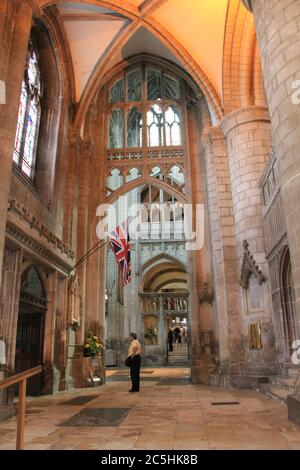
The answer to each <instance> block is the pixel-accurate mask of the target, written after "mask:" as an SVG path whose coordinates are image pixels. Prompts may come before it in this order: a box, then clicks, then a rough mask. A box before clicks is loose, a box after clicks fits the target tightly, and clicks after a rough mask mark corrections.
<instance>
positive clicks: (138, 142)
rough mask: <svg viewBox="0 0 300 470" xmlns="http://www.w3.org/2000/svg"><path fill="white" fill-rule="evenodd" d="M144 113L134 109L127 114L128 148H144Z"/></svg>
mask: <svg viewBox="0 0 300 470" xmlns="http://www.w3.org/2000/svg"><path fill="white" fill-rule="evenodd" d="M142 122H143V121H142V113H141V112H140V111H139V110H138V109H137V108H136V107H134V108H132V109H131V110H130V111H129V113H128V114H127V147H141V146H142Z"/></svg>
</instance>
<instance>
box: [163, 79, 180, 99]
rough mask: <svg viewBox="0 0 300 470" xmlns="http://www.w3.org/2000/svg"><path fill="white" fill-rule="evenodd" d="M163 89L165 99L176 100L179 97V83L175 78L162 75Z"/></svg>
mask: <svg viewBox="0 0 300 470" xmlns="http://www.w3.org/2000/svg"><path fill="white" fill-rule="evenodd" d="M163 89H164V98H165V99H170V100H177V99H178V98H179V83H178V81H177V80H175V79H173V78H171V77H168V76H167V75H164V80H163Z"/></svg>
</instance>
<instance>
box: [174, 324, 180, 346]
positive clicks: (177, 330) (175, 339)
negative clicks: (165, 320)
mask: <svg viewBox="0 0 300 470" xmlns="http://www.w3.org/2000/svg"><path fill="white" fill-rule="evenodd" d="M173 335H174V343H179V336H180V329H179V328H178V326H176V328H175V330H174V331H173Z"/></svg>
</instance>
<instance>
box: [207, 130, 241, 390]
mask: <svg viewBox="0 0 300 470" xmlns="http://www.w3.org/2000/svg"><path fill="white" fill-rule="evenodd" d="M203 146H204V150H205V166H206V182H207V194H208V210H209V224H210V237H211V250H212V258H213V262H212V266H213V278H214V299H213V300H214V302H213V304H214V331H215V339H216V344H215V347H217V351H215V356H216V360H217V361H218V362H219V364H218V365H219V368H218V373H219V378H218V376H215V377H214V380H215V381H216V384H224V383H225V382H224V380H225V377H226V376H228V374H231V375H234V374H238V373H240V371H241V369H242V367H243V364H244V350H243V343H242V318H241V302H240V296H239V293H240V288H239V272H238V268H239V260H238V253H237V242H236V236H235V230H234V218H233V202H232V193H231V180H230V172H229V165H228V156H227V149H226V142H225V138H224V135H223V133H222V130H221V129H220V128H217V127H211V128H207V129H206V130H205V132H204V137H203Z"/></svg>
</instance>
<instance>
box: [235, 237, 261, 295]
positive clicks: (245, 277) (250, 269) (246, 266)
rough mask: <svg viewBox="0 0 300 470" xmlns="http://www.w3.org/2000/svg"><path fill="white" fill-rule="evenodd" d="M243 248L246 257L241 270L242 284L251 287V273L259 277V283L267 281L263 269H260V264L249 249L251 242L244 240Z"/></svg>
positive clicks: (243, 286) (244, 286) (245, 287)
mask: <svg viewBox="0 0 300 470" xmlns="http://www.w3.org/2000/svg"><path fill="white" fill-rule="evenodd" d="M243 250H244V259H243V264H242V270H241V278H240V285H241V286H242V288H243V289H248V288H249V279H250V276H251V274H254V275H255V276H256V278H257V279H258V282H259V284H260V285H261V284H262V283H263V282H265V281H266V278H265V276H264V275H263V273H262V271H261V269H259V266H258V264H257V263H256V262H255V259H254V258H253V256H252V254H251V251H250V250H249V243H248V242H247V240H244V241H243Z"/></svg>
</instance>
